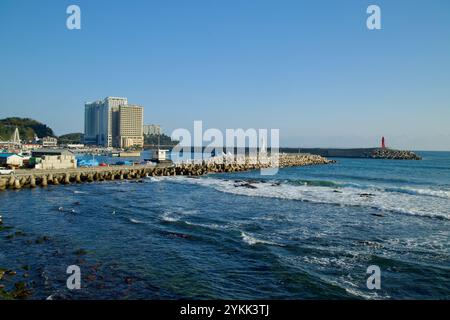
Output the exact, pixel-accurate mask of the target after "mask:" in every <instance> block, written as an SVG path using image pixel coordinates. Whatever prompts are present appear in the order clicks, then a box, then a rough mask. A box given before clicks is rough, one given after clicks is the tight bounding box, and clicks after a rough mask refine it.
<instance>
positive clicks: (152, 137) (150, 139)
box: [144, 134, 179, 146]
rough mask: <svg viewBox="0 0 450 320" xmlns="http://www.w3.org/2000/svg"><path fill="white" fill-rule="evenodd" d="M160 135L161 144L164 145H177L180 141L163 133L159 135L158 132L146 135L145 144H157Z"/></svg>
mask: <svg viewBox="0 0 450 320" xmlns="http://www.w3.org/2000/svg"><path fill="white" fill-rule="evenodd" d="M158 137H159V144H160V145H163V146H175V145H177V144H178V142H179V141H176V140H172V139H171V138H170V137H169V136H168V135H165V134H161V135H159V136H158V135H157V134H149V135H145V136H144V144H146V145H152V146H157V145H158Z"/></svg>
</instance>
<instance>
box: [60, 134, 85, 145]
mask: <svg viewBox="0 0 450 320" xmlns="http://www.w3.org/2000/svg"><path fill="white" fill-rule="evenodd" d="M82 139H83V134H82V133H80V132H76V133H68V134H63V135H62V136H59V138H58V143H60V144H78V143H81V140H82Z"/></svg>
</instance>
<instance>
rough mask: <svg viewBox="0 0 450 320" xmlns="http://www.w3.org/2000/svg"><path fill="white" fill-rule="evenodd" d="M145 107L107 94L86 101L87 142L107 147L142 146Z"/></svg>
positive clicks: (85, 124)
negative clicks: (88, 101)
mask: <svg viewBox="0 0 450 320" xmlns="http://www.w3.org/2000/svg"><path fill="white" fill-rule="evenodd" d="M143 113H144V108H143V107H141V106H137V105H131V104H130V105H129V104H128V100H127V98H120V97H106V98H105V99H104V100H98V101H95V102H91V103H86V104H85V113H84V143H85V144H91V145H98V146H103V147H120V148H128V147H131V146H138V147H142V146H143V145H144V139H143V118H144V117H143Z"/></svg>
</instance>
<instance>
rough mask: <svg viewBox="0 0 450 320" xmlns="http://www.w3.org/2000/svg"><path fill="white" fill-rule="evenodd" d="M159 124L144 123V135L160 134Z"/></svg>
mask: <svg viewBox="0 0 450 320" xmlns="http://www.w3.org/2000/svg"><path fill="white" fill-rule="evenodd" d="M161 133H162V130H161V126H160V125H157V124H145V125H144V135H146V136H148V135H158V136H159V135H161Z"/></svg>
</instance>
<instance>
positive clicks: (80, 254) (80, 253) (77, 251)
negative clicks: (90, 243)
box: [74, 249, 87, 256]
mask: <svg viewBox="0 0 450 320" xmlns="http://www.w3.org/2000/svg"><path fill="white" fill-rule="evenodd" d="M74 254H76V255H77V256H82V255H86V254H87V251H86V250H84V249H78V250H76V251H75V252H74Z"/></svg>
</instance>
